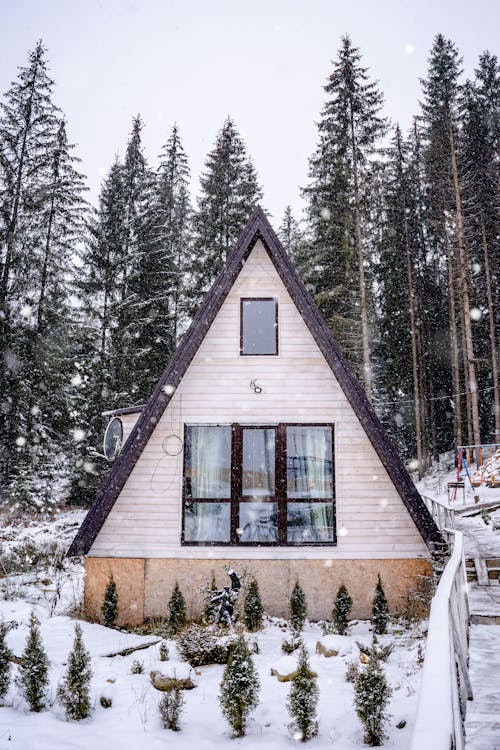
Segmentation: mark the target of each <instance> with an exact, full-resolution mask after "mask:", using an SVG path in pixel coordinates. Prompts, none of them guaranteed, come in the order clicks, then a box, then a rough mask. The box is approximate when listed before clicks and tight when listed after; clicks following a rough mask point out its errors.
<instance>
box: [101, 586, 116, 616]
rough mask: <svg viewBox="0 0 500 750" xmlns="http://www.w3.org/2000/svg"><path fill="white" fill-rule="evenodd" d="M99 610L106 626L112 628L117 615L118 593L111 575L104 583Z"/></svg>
mask: <svg viewBox="0 0 500 750" xmlns="http://www.w3.org/2000/svg"><path fill="white" fill-rule="evenodd" d="M101 612H102V617H103V620H104V624H105V625H106V627H107V628H112V627H113V626H114V624H115V621H116V618H117V616H118V593H117V591H116V583H115V581H114V578H113V576H111V577H110V579H109V581H108V583H107V584H106V590H105V592H104V601H103V603H102V607H101Z"/></svg>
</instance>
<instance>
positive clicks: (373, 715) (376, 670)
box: [354, 654, 392, 746]
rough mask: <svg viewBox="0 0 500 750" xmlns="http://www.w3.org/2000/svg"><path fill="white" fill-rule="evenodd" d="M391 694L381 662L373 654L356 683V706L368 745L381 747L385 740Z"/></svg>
mask: <svg viewBox="0 0 500 750" xmlns="http://www.w3.org/2000/svg"><path fill="white" fill-rule="evenodd" d="M391 694H392V690H391V689H390V687H389V685H388V684H387V680H386V678H385V675H384V672H383V669H382V664H381V661H380V659H378V658H377V657H376V656H375V655H374V654H371V655H370V657H369V659H368V664H367V665H366V669H365V670H363V671H362V672H360V673H359V674H358V676H357V677H356V679H355V682H354V705H355V708H356V713H357V715H358V717H359V719H360V720H361V723H362V724H363V728H364V730H365V735H364V740H365V743H366V744H367V745H371V746H378V745H381V744H382V742H383V740H384V738H385V731H384V728H385V724H386V722H387V720H388V715H387V712H386V708H387V704H388V703H389V699H390V697H391Z"/></svg>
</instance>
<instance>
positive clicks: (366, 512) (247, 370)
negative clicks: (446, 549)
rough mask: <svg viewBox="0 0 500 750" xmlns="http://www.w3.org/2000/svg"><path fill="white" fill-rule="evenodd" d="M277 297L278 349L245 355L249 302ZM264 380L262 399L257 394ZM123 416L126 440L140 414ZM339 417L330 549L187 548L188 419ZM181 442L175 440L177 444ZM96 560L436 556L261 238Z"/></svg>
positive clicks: (110, 521) (113, 515) (124, 495)
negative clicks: (172, 451)
mask: <svg viewBox="0 0 500 750" xmlns="http://www.w3.org/2000/svg"><path fill="white" fill-rule="evenodd" d="M248 296H256V297H262V296H269V297H271V296H272V297H276V298H277V299H278V320H279V322H278V332H279V354H278V356H275V357H274V356H272V357H258V356H255V357H252V356H250V357H248V356H247V357H240V355H239V343H240V341H239V334H240V321H239V315H240V297H248ZM254 379H257V380H258V382H259V385H261V386H262V389H263V390H262V393H260V394H255V393H254V392H253V391H252V390H251V389H250V381H251V380H254ZM137 416H138V415H136V414H132V415H127V416H125V417H123V422H124V428H125V436H126V437H127V436H128V434H129V433H130V430H131V429H132V426H133V424H135V421H136V419H137ZM232 422H239V423H242V424H244V423H247V424H259V423H261V424H270V423H273V422H275V423H278V422H333V423H334V425H335V446H334V451H335V455H334V461H335V490H336V510H337V532H338V531H339V529H344V530H345V531H346V534H345V535H344V536H340V535H339V536H338V543H337V545H336V546H333V547H318V548H315V547H300V548H297V547H293V548H290V547H282V548H279V547H273V548H265V547H245V548H239V549H238V548H237V547H223V546H220V547H219V546H217V547H216V546H210V547H182V546H181V544H180V533H181V508H182V496H181V491H182V454H180V455H178V456H169V455H167V454H166V453H165V451H164V447H165V441H166V440H168V438H169V436H172V435H177V436H179V437H181V438H182V437H183V434H184V425H185V424H199V423H221V424H231V423H232ZM171 442H172V444H174V443H175V438H171ZM90 555H91V556H97V557H107V556H115V557H166V558H168V557H175V558H207V557H208V558H211V557H213V558H218V559H220V558H225V559H244V558H249V557H250V558H256V559H289V558H297V557H302V558H304V559H325V561H327V560H328V559H350V558H364V559H370V558H379V559H381V558H406V557H428V556H429V553H428V550H427V548H426V546H425V544H424V542H423V541H422V539H421V537H420V534H419V532H418V530H417V528H416V527H415V524H414V523H413V521H412V520H411V518H410V516H409V514H408V511H407V510H406V508H405V506H404V504H403V502H402V500H401V498H400V497H399V495H398V493H397V492H396V490H395V488H394V486H393V484H392V482H391V480H390V478H389V476H388V474H387V472H386V471H385V469H384V467H383V465H382V463H381V461H380V459H379V458H378V456H377V454H376V453H375V450H374V449H373V447H372V445H371V443H370V441H369V439H368V437H367V436H366V434H365V433H364V430H363V428H362V427H361V424H360V423H359V420H358V418H357V417H356V415H355V413H354V411H353V410H352V408H351V406H350V404H349V402H348V401H347V399H346V397H345V396H344V393H343V392H342V390H341V388H340V386H339V385H338V383H337V381H336V380H335V378H334V376H333V374H332V372H331V370H330V368H329V367H328V365H327V363H326V362H325V360H324V358H323V355H322V354H321V352H320V350H319V348H318V346H317V345H316V342H315V341H314V339H313V338H312V336H311V334H310V333H309V330H308V329H307V326H306V325H305V323H304V321H303V320H302V318H301V316H300V314H299V312H298V310H297V309H296V307H295V305H294V303H293V301H292V300H291V298H290V296H289V294H288V292H287V291H286V289H285V287H284V285H283V283H282V282H281V279H280V278H279V276H278V274H277V272H276V270H275V268H274V266H273V264H272V262H271V260H270V259H269V257H268V255H267V253H266V251H265V249H264V247H263V245H262V244H261V243H260V242H258V243H257V244H256V246H255V248H254V249H253V250H252V253H251V254H250V256H249V258H248V260H247V262H246V263H245V265H244V266H243V268H242V271H241V273H240V275H239V277H238V279H237V280H236V283H235V285H234V286H233V288H232V290H231V291H230V293H229V295H228V296H227V298H226V300H225V302H224V304H223V305H222V307H221V309H220V311H219V313H218V315H217V316H216V318H215V320H214V322H213V324H212V326H211V328H210V330H209V331H208V333H207V335H206V337H205V339H204V341H203V343H202V344H201V346H200V348H199V350H198V352H197V354H196V356H195V357H194V359H193V361H192V363H191V365H190V366H189V368H188V370H187V372H186V374H185V376H184V378H183V380H182V382H181V383H180V385H179V386H178V388H177V390H176V392H175V394H174V395H173V397H172V400H171V401H170V404H169V406H168V408H167V409H166V411H165V413H164V414H163V416H162V418H161V419H160V421H159V423H158V425H157V427H156V428H155V430H154V432H153V434H152V435H151V438H150V440H149V442H148V444H147V446H146V448H145V449H144V451H143V453H142V455H141V457H140V458H139V460H138V461H137V463H136V465H135V467H134V469H133V471H132V473H131V475H130V477H129V479H128V480H127V482H126V484H125V486H124V487H123V489H122V492H121V494H120V496H119V498H118V499H117V501H116V503H115V505H114V507H113V509H112V510H111V512H110V514H109V516H108V518H107V519H106V521H105V523H104V525H103V527H102V529H101V531H100V533H99V535H98V536H97V539H96V540H95V542H94V544H93V545H92V548H91V550H90Z"/></svg>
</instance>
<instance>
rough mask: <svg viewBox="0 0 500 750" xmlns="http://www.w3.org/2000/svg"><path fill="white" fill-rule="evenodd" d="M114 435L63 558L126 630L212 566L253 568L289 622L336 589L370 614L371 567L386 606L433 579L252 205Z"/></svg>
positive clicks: (371, 431)
mask: <svg viewBox="0 0 500 750" xmlns="http://www.w3.org/2000/svg"><path fill="white" fill-rule="evenodd" d="M110 416H112V417H113V418H117V417H118V418H119V419H120V420H121V422H122V425H123V430H124V444H123V447H122V449H121V452H120V453H119V455H118V456H117V458H116V460H115V462H114V463H113V465H112V467H111V470H110V472H109V475H108V477H107V478H106V480H105V482H104V484H103V485H102V487H101V489H100V491H99V493H98V495H97V497H96V499H95V501H94V503H93V505H92V506H91V508H90V510H89V512H88V515H87V517H86V518H85V520H84V522H83V524H82V526H81V528H80V530H79V532H78V534H77V536H76V538H75V539H74V541H73V543H72V545H71V548H70V550H69V553H68V554H70V555H85V569H86V579H85V608H86V611H87V614H88V615H89V616H90V617H95V618H96V619H98V618H99V616H100V608H101V605H102V601H103V596H104V590H105V587H106V584H107V582H108V580H109V578H110V576H111V575H112V576H113V578H114V580H115V582H116V584H117V589H118V598H119V622H120V623H122V624H124V623H127V624H137V623H141V622H143V620H144V619H147V618H156V617H162V616H165V615H166V614H167V602H168V600H169V597H170V595H171V592H172V589H173V587H174V585H175V582H176V581H178V582H179V586H180V588H181V590H182V591H183V593H184V596H185V598H186V601H187V605H188V614H189V615H190V616H193V617H195V616H196V615H197V614H199V613H200V611H201V610H202V608H203V601H202V598H201V595H200V590H201V589H202V588H203V587H204V586H206V584H207V582H208V581H210V579H211V577H212V573H213V574H214V575H215V577H216V581H217V584H218V585H220V586H224V585H227V583H228V580H227V570H228V569H229V568H234V569H235V570H236V571H237V572H239V573H241V572H246V573H247V575H254V576H255V577H256V579H257V581H258V583H259V587H260V591H261V595H262V599H263V603H264V607H265V610H266V612H267V613H269V614H271V615H277V616H286V614H287V611H288V603H289V596H290V592H291V590H292V588H293V586H294V584H295V582H296V581H297V580H299V581H300V584H301V586H302V588H303V589H304V591H305V593H306V596H307V602H308V612H309V617H310V618H312V619H317V618H324V617H328V616H329V614H330V612H331V609H332V604H333V600H334V598H335V595H336V592H337V590H338V587H339V585H340V584H341V583H345V584H346V586H347V587H348V589H349V592H350V594H351V596H352V598H353V600H354V608H353V616H355V617H367V616H369V613H370V609H371V602H372V597H373V592H374V589H375V585H376V581H377V575H378V574H380V575H381V578H382V581H383V584H384V588H385V591H386V594H387V597H388V600H389V604H390V607H391V609H392V610H394V609H396V608H397V607H398V606H400V605H401V603H402V601H403V598H404V597H405V595H406V593H407V591H408V588H409V587H411V586H412V585H413V584H414V583H415V579H416V578H417V577H420V576H422V575H427V574H429V573H430V572H431V569H432V564H431V559H432V558H431V555H432V552H433V549H434V546H435V544H436V543H437V542H439V541H440V535H439V531H438V529H437V527H436V526H435V524H434V522H433V520H432V518H431V517H430V515H429V513H428V511H427V509H426V507H425V505H424V503H423V501H422V499H421V498H420V496H419V494H418V492H417V490H416V488H415V486H414V484H413V482H412V480H411V479H410V477H409V475H408V473H407V472H406V470H405V468H404V466H403V465H402V462H401V460H400V458H399V456H398V454H397V452H396V450H395V449H394V447H393V445H392V444H391V443H390V441H389V439H388V437H387V435H386V434H385V432H384V429H383V428H382V426H381V424H380V421H379V420H378V418H377V416H376V414H375V412H374V411H373V409H372V407H371V406H370V404H369V403H368V400H367V398H366V396H365V393H364V390H363V388H362V387H361V385H360V384H359V382H358V380H357V379H356V377H355V375H354V374H353V372H352V370H351V368H350V367H349V365H348V364H347V362H346V359H345V357H344V355H343V354H342V352H341V351H340V349H339V346H338V344H337V342H336V341H335V339H334V338H333V336H332V334H331V332H330V330H329V328H328V327H327V325H326V323H325V322H324V320H323V319H322V317H321V315H320V313H319V311H318V309H317V307H316V305H315V303H314V302H313V300H312V298H311V296H310V294H309V293H308V292H307V290H306V289H305V287H304V285H303V283H302V281H301V280H300V278H299V276H298V274H297V271H296V270H295V268H294V266H293V264H292V262H291V261H290V259H289V258H288V256H287V254H286V252H285V251H284V249H283V247H282V246H281V244H280V242H279V240H278V238H277V236H276V234H275V233H274V231H273V229H272V228H271V226H270V224H269V222H268V220H267V219H266V217H265V215H264V213H263V212H262V210H261V209H260V208H257V209H256V210H255V211H254V213H253V214H252V216H251V218H250V220H249V222H248V224H247V226H246V228H245V229H244V231H243V233H242V235H241V237H240V239H239V241H238V243H237V244H236V246H235V247H234V249H233V250H232V252H231V253H230V255H229V257H228V259H227V263H226V266H225V268H224V269H223V271H222V272H221V274H220V275H219V277H218V278H217V280H216V282H215V283H214V285H213V287H212V289H211V290H210V291H209V292H208V293H207V295H206V298H205V300H204V301H203V303H202V305H201V307H200V309H199V310H198V312H197V314H196V316H195V318H194V320H193V322H192V324H191V326H190V328H189V330H188V331H187V333H186V334H185V336H184V337H183V339H182V341H181V343H180V345H179V347H178V349H177V351H176V352H175V354H174V356H173V357H172V359H171V360H170V362H169V363H168V365H167V366H166V369H165V371H164V373H163V374H162V376H161V378H160V380H159V382H158V384H157V386H156V388H155V390H154V392H153V393H152V394H151V397H150V398H149V400H148V402H147V403H146V404H145V405H144V406H143V407H142V408H140V407H138V408H129V409H123V410H118V411H116V412H113V413H110Z"/></svg>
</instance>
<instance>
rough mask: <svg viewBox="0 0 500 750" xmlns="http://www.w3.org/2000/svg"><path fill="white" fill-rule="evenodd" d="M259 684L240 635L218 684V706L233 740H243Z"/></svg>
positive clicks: (250, 658)
mask: <svg viewBox="0 0 500 750" xmlns="http://www.w3.org/2000/svg"><path fill="white" fill-rule="evenodd" d="M259 690H260V683H259V678H258V675H257V671H256V669H255V665H254V663H253V658H252V654H251V653H250V650H249V648H248V646H247V644H246V641H245V639H244V638H243V636H242V635H240V636H239V637H238V639H237V641H236V643H235V644H234V646H233V648H232V650H231V653H230V655H229V659H228V662H227V665H226V668H225V669H224V674H223V676H222V681H221V684H220V693H219V703H220V705H221V709H222V713H223V715H224V717H225V718H226V719H227V721H228V722H229V724H230V725H231V727H232V729H233V734H234V736H235V737H243V736H244V734H245V730H246V722H247V719H248V716H249V714H250V712H251V711H252V710H253V709H254V708H255V707H256V706H257V704H258V702H259Z"/></svg>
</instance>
